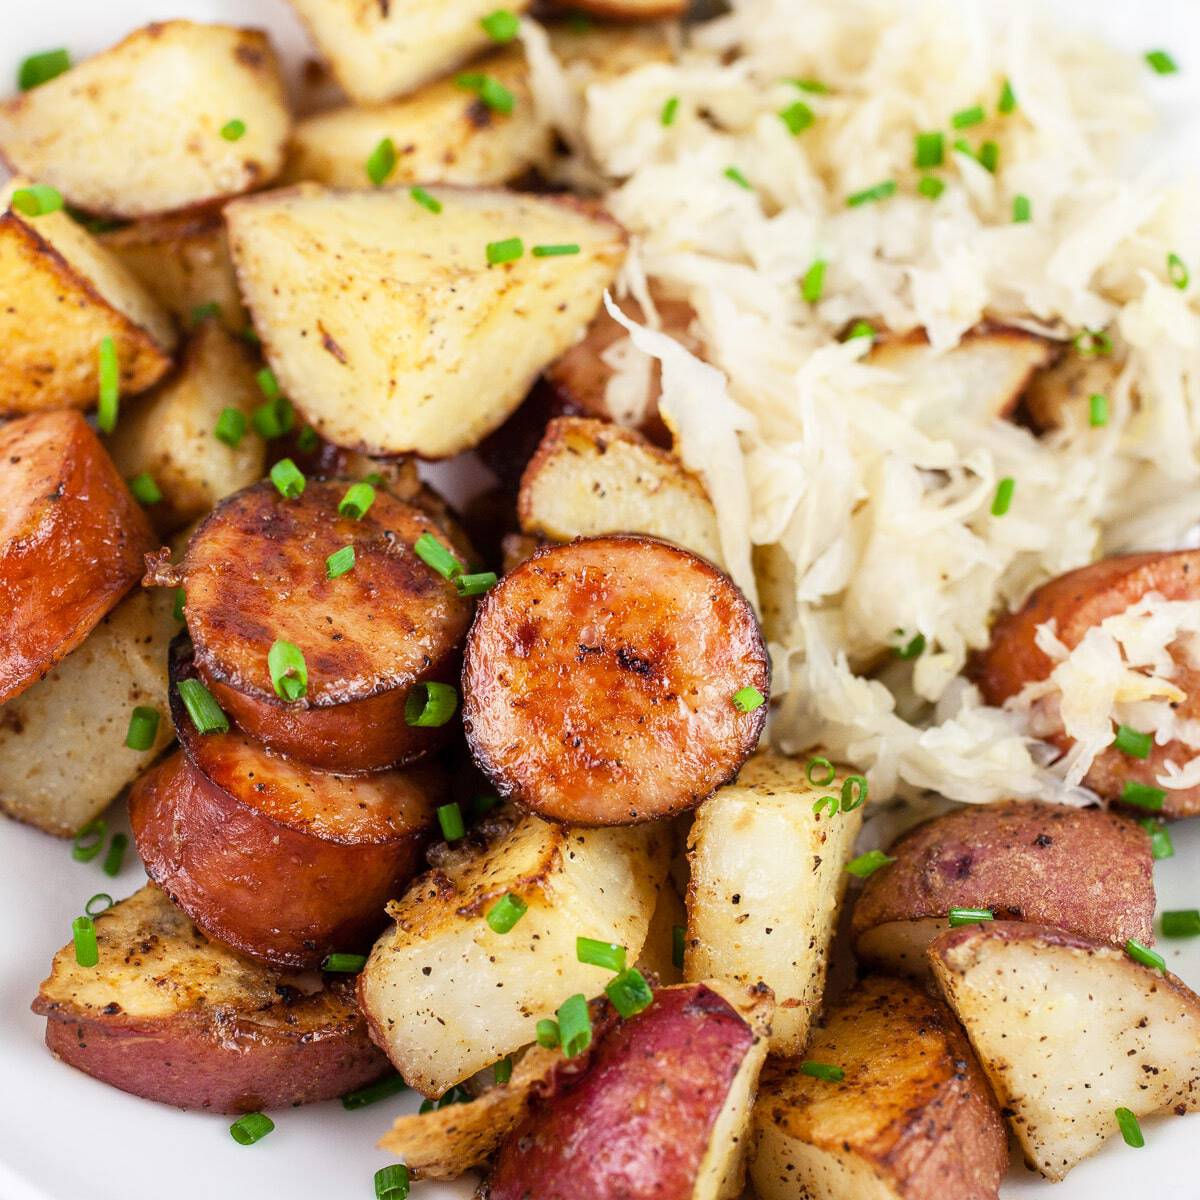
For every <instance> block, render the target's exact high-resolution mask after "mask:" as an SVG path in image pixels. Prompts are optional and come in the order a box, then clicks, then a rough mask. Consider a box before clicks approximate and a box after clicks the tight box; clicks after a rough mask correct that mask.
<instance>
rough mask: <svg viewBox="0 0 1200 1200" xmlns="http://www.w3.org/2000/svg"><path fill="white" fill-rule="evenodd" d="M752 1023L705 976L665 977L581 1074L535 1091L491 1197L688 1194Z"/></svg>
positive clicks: (636, 1199)
mask: <svg viewBox="0 0 1200 1200" xmlns="http://www.w3.org/2000/svg"><path fill="white" fill-rule="evenodd" d="M753 1043H754V1034H753V1032H752V1030H751V1029H750V1027H749V1026H748V1025H747V1024H746V1022H745V1021H744V1020H743V1019H742V1017H741V1016H740V1015H739V1014H738V1013H737V1012H736V1011H735V1010H734V1009H733V1008H732V1007H731V1006H730V1004H729V1003H728V1001H726V1000H724V999H723V998H722V997H720V996H718V995H717V994H716V993H715V992H713V991H711V990H710V989H709V988H707V987H705V986H704V985H703V984H694V985H691V986H683V987H679V988H667V989H659V990H658V991H656V992H655V996H654V1002H653V1004H651V1005H650V1007H649V1008H647V1009H645V1010H644V1011H643V1012H641V1013H639V1014H638V1015H637V1016H635V1017H632V1018H631V1019H629V1020H627V1021H623V1022H621V1023H620V1024H618V1025H616V1026H614V1027H613V1028H612V1029H611V1030H610V1031H609V1032H608V1033H607V1034H605V1035H604V1037H603V1039H602V1040H600V1042H599V1044H598V1045H597V1046H596V1048H595V1050H594V1052H593V1054H592V1058H591V1062H590V1064H589V1066H588V1069H587V1071H586V1072H584V1073H583V1074H582V1075H580V1076H578V1077H576V1078H574V1079H570V1080H567V1081H565V1082H564V1083H563V1085H562V1086H561V1087H560V1088H559V1090H558V1092H557V1094H556V1095H554V1096H552V1097H551V1098H549V1099H546V1098H540V1099H537V1100H535V1101H534V1103H533V1105H532V1107H531V1109H530V1112H529V1114H528V1115H527V1116H526V1117H525V1119H524V1121H523V1122H522V1123H521V1124H520V1125H518V1126H517V1127H516V1129H514V1130H513V1132H512V1133H510V1134H509V1135H508V1137H507V1138H506V1139H505V1141H504V1142H503V1144H502V1145H501V1147H500V1151H499V1153H498V1155H497V1158H496V1163H495V1167H494V1169H493V1171H492V1174H491V1177H490V1179H489V1180H488V1181H487V1183H486V1184H485V1185H484V1186H483V1188H482V1189H481V1193H480V1194H481V1196H482V1197H484V1198H485V1200H533V1198H535V1197H536V1200H665V1198H666V1197H671V1198H672V1200H675V1198H683V1197H689V1196H691V1194H692V1190H693V1185H694V1182H695V1178H696V1174H697V1172H698V1170H699V1167H700V1164H701V1161H702V1160H703V1158H704V1153H705V1151H706V1149H707V1148H708V1140H709V1135H710V1132H711V1130H712V1128H713V1125H714V1123H715V1122H716V1119H717V1117H718V1115H719V1114H720V1112H721V1109H722V1107H723V1105H724V1103H725V1099H726V1096H727V1094H728V1091H729V1087H730V1084H731V1083H732V1081H733V1078H734V1076H735V1075H736V1074H737V1072H738V1068H739V1067H740V1066H741V1063H742V1060H743V1059H744V1058H745V1056H746V1054H747V1052H748V1051H749V1049H750V1047H751V1045H752V1044H753Z"/></svg>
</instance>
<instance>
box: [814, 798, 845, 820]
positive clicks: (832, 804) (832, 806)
mask: <svg viewBox="0 0 1200 1200" xmlns="http://www.w3.org/2000/svg"><path fill="white" fill-rule="evenodd" d="M838 804H839V801H838V798H837V797H836V796H822V797H821V798H820V799H819V800H814V801H813V806H812V810H813V816H814V817H818V818H819V817H820V815H821V813H822V812H824V813H825V815H826V816H827V817H836V816H837V814H838Z"/></svg>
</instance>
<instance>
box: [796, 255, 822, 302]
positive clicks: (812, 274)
mask: <svg viewBox="0 0 1200 1200" xmlns="http://www.w3.org/2000/svg"><path fill="white" fill-rule="evenodd" d="M827 265H828V264H827V263H826V261H825V259H823V258H818V259H817V260H816V261H815V262H814V263H813V264H812V266H811V267H809V268H808V270H807V271H805V272H804V279H803V280H802V281H801V283H800V295H802V296H803V297H804V299H805V300H807V301H808V303H809V304H816V303H817V301H818V300H820V299H821V293H822V292H823V291H824V290H825V267H826V266H827Z"/></svg>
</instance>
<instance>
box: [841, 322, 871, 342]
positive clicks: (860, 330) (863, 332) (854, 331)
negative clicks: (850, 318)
mask: <svg viewBox="0 0 1200 1200" xmlns="http://www.w3.org/2000/svg"><path fill="white" fill-rule="evenodd" d="M875 332H876V330H875V326H874V325H872V324H871V322H870V321H855V322H854V324H853V325H851V326H850V331H849V333H847V334H846V338H845V340H846V341H847V342H852V341H854V339H855V338H870V339H871V340H872V341H874V340H875Z"/></svg>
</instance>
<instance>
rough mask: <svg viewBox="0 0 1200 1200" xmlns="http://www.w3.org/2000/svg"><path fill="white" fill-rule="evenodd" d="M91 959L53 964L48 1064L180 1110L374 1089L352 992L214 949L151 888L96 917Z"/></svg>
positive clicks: (309, 1099) (44, 1001)
mask: <svg viewBox="0 0 1200 1200" xmlns="http://www.w3.org/2000/svg"><path fill="white" fill-rule="evenodd" d="M95 921H96V943H97V947H98V950H99V958H100V961H99V963H98V964H97V965H96V966H94V967H81V966H79V965H78V964H77V963H76V961H75V947H74V945H73V944H72V943H68V944H67V945H66V946H64V947H63V948H62V949H61V950H60V951H59V952H58V953H57V954H56V955H55V956H54V965H53V967H52V968H51V971H50V977H49V978H48V979H47V980H46V981H45V982H44V983H43V984H42V986H41V990H40V991H39V993H38V997H37V999H36V1000H35V1001H34V1004H33V1011H34V1012H36V1013H37V1014H38V1015H39V1016H43V1017H45V1018H46V1045H47V1046H49V1048H50V1050H51V1051H52V1052H53V1054H54V1055H55V1057H57V1058H60V1059H61V1060H62V1061H63V1062H65V1063H67V1064H68V1065H69V1066H72V1067H75V1068H76V1069H78V1070H80V1071H83V1072H84V1073H85V1074H87V1075H91V1076H93V1077H94V1078H96V1079H99V1080H100V1081H101V1082H102V1083H107V1084H110V1085H111V1086H112V1087H116V1088H120V1089H121V1090H122V1091H123V1092H132V1093H133V1094H134V1095H135V1096H144V1097H145V1098H146V1099H147V1100H157V1101H159V1102H160V1103H162V1104H173V1105H175V1106H176V1107H177V1108H205V1109H212V1110H213V1111H215V1112H229V1113H236V1112H254V1111H257V1110H259V1109H264V1108H283V1107H285V1106H289V1105H295V1104H312V1103H314V1102H315V1101H318V1100H330V1099H332V1098H333V1097H335V1096H340V1095H342V1094H344V1093H345V1092H349V1091H352V1090H353V1089H355V1088H359V1087H362V1086H364V1085H365V1084H368V1083H371V1082H372V1081H373V1080H375V1079H378V1078H379V1077H380V1076H381V1075H383V1074H385V1073H386V1071H387V1060H386V1059H385V1058H384V1057H383V1055H382V1054H380V1053H379V1051H378V1050H376V1048H375V1047H374V1046H373V1045H372V1044H371V1041H370V1039H369V1038H368V1036H367V1028H366V1024H365V1022H364V1021H363V1019H362V1016H361V1015H360V1013H359V1012H358V1010H357V1008H355V1005H354V991H353V984H352V983H351V982H350V981H349V980H346V979H333V978H331V979H329V980H328V981H327V982H326V983H325V986H323V987H321V988H319V989H317V990H316V991H313V989H312V986H311V983H312V981H311V978H309V979H304V978H301V977H298V976H292V975H287V974H281V973H280V972H279V971H275V970H272V969H270V968H268V967H263V966H260V965H259V964H258V963H254V962H251V961H250V960H249V959H245V958H242V957H241V956H240V955H237V954H235V953H234V952H233V951H232V950H228V949H226V948H225V947H224V946H222V945H220V943H218V942H212V941H209V939H208V938H207V937H205V936H204V934H203V933H201V932H200V930H198V929H197V928H196V927H195V926H194V925H193V924H192V923H191V921H189V920H188V919H187V917H185V916H184V915H183V913H182V912H180V911H179V909H177V908H176V907H175V906H174V905H173V904H172V903H171V902H170V901H169V900H168V899H167V898H166V896H164V895H163V893H162V892H160V891H159V890H158V888H156V887H154V886H153V885H150V886H147V887H144V888H142V889H141V891H138V892H135V893H134V894H133V895H132V896H130V897H129V898H128V899H127V900H122V901H121V902H120V903H119V904H115V905H114V906H113V907H112V908H110V909H108V910H107V911H106V912H102V913H101V914H100V915H99V916H98V917H96V918H95Z"/></svg>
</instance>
